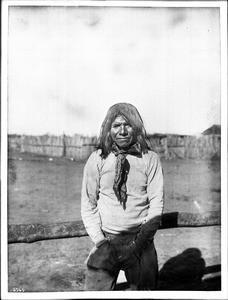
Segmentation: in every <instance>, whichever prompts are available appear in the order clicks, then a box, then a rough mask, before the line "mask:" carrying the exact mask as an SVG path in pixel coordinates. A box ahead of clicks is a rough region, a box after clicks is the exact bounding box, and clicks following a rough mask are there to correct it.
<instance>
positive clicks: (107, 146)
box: [97, 102, 151, 158]
mask: <svg viewBox="0 0 228 300" xmlns="http://www.w3.org/2000/svg"><path fill="white" fill-rule="evenodd" d="M117 116H123V117H124V118H126V119H127V120H128V122H129V123H130V125H131V126H132V128H133V131H134V140H135V142H139V143H140V145H141V149H142V152H143V153H146V152H147V151H148V150H149V149H151V148H150V142H149V140H148V138H147V134H146V130H145V127H144V124H143V120H142V118H141V116H140V114H139V112H138V110H137V108H136V107H135V106H133V105H132V104H130V103H125V102H122V103H116V104H114V105H113V106H111V107H110V108H109V110H108V112H107V114H106V117H105V119H104V121H103V123H102V125H101V130H100V135H99V138H98V146H97V149H101V157H103V158H106V157H107V156H108V154H109V153H110V152H111V151H112V143H113V142H112V138H111V136H110V130H111V126H112V123H113V122H114V120H115V119H116V117H117Z"/></svg>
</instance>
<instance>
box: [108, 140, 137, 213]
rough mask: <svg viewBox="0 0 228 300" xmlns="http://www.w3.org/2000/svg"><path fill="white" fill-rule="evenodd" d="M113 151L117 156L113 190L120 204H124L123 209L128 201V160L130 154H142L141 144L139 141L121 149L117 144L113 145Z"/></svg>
mask: <svg viewBox="0 0 228 300" xmlns="http://www.w3.org/2000/svg"><path fill="white" fill-rule="evenodd" d="M112 152H113V153H114V154H115V156H116V165H115V178H114V183H113V190H114V192H115V195H116V197H117V199H118V200H119V202H120V204H122V205H123V209H124V210H125V209H126V202H127V187H126V181H127V174H128V172H129V163H128V161H127V160H126V156H127V155H128V154H131V155H137V156H138V155H141V154H142V150H141V145H140V144H139V142H137V143H135V144H134V145H132V146H131V147H130V148H127V149H121V148H118V146H117V145H116V144H113V145H112Z"/></svg>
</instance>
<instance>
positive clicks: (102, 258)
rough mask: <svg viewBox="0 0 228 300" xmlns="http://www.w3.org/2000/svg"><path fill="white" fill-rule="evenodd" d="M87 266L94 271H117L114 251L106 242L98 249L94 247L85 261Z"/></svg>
mask: <svg viewBox="0 0 228 300" xmlns="http://www.w3.org/2000/svg"><path fill="white" fill-rule="evenodd" d="M87 265H88V266H89V267H92V268H96V269H100V268H101V269H104V270H107V271H109V272H111V273H113V272H115V270H117V265H118V260H117V256H116V251H115V249H114V247H113V246H112V245H111V243H110V242H109V241H108V240H107V241H106V242H104V243H103V244H101V245H100V246H99V247H98V248H97V247H96V246H95V247H93V249H92V250H91V252H90V254H89V257H88V259H87Z"/></svg>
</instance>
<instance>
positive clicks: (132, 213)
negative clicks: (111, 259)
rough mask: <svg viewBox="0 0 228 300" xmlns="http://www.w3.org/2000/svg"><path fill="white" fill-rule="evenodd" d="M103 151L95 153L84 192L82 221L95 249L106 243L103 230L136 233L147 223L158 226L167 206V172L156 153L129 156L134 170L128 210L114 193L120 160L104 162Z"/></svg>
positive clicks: (87, 168)
mask: <svg viewBox="0 0 228 300" xmlns="http://www.w3.org/2000/svg"><path fill="white" fill-rule="evenodd" d="M100 151H101V150H97V151H95V152H93V153H92V154H91V155H90V157H89V159H88V161H87V163H86V165H85V168H84V173H83V182H82V192H81V215H82V220H83V222H84V225H85V228H86V230H87V232H88V234H89V236H90V237H91V239H92V241H93V242H94V244H95V245H96V244H98V243H99V242H100V241H102V240H104V234H103V230H104V231H106V232H109V233H113V234H121V233H123V232H125V233H126V232H129V233H133V232H137V231H139V228H140V226H141V225H142V224H143V223H144V222H147V221H151V220H153V219H154V220H155V221H154V222H155V223H156V222H157V219H156V218H157V217H158V216H161V215H162V212H163V206H164V191H163V172H162V166H161V163H160V159H159V157H158V155H157V154H156V153H155V152H153V151H151V150H149V151H148V153H145V154H142V157H138V156H134V155H130V154H128V155H127V157H126V159H127V160H128V162H129V165H130V169H129V173H128V177H127V182H126V186H127V202H126V209H125V210H124V209H123V206H122V205H121V204H120V202H119V201H118V199H117V197H116V195H115V193H114V191H113V182H114V176H115V162H116V157H115V155H114V154H113V153H110V154H109V155H108V156H107V158H105V159H103V158H101V156H100V153H101V152H100ZM156 225H157V224H156ZM150 226H153V221H152V225H151V222H150Z"/></svg>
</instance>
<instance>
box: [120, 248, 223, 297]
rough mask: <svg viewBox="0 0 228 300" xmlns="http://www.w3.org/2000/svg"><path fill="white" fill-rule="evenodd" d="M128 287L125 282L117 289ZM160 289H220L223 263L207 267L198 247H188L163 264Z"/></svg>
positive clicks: (160, 274) (160, 273) (160, 272)
mask: <svg viewBox="0 0 228 300" xmlns="http://www.w3.org/2000/svg"><path fill="white" fill-rule="evenodd" d="M128 288H129V286H128V284H127V283H125V282H124V283H120V284H118V285H117V286H116V290H124V289H128ZM158 290H163V291H164V290H169V291H187V290H188V291H219V290H221V265H214V266H209V267H206V266H205V260H204V259H203V258H202V256H201V251H200V250H199V249H197V248H188V249H186V250H185V251H184V252H182V253H181V254H179V255H177V256H175V257H172V258H170V259H169V260H168V261H167V262H166V263H165V264H164V265H163V267H162V268H161V270H160V271H159V282H158Z"/></svg>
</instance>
